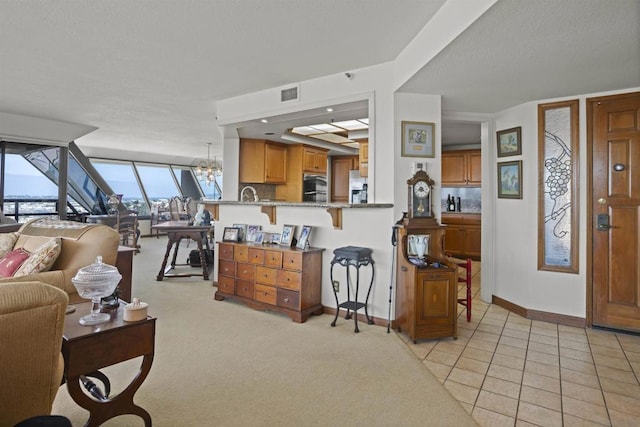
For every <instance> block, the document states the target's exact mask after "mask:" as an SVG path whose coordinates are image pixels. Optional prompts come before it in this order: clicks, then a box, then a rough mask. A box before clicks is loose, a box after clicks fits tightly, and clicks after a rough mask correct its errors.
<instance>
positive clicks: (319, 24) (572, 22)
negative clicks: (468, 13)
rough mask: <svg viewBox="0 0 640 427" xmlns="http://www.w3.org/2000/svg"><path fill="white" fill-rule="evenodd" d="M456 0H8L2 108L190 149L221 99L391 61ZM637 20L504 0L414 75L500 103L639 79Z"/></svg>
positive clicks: (601, 5) (581, 6)
mask: <svg viewBox="0 0 640 427" xmlns="http://www.w3.org/2000/svg"><path fill="white" fill-rule="evenodd" d="M469 1H471V0H469ZM443 3H444V0H394V1H387V0H243V1H238V0H207V1H204V0H153V1H151V0H137V1H133V0H110V1H102V2H100V1H77V0H58V1H55V2H53V1H49V2H47V1H41V0H3V1H2V3H1V5H0V111H2V112H7V113H15V114H25V115H32V116H37V117H42V118H47V119H53V120H60V121H66V122H72V123H79V124H83V125H87V126H94V127H97V128H98V130H97V131H95V132H92V133H90V134H88V135H87V136H85V137H82V138H80V140H79V141H78V143H79V145H80V146H81V147H82V148H83V150H86V151H88V152H89V153H91V151H92V150H94V151H95V150H96V147H101V149H100V152H101V153H102V155H104V156H113V157H116V158H117V157H120V158H134V157H136V156H139V157H140V158H144V159H147V160H155V156H153V154H149V153H155V152H157V153H159V154H166V153H170V154H172V156H174V157H173V158H174V160H175V159H180V156H184V158H189V157H191V158H193V157H194V156H201V155H202V154H204V153H206V144H207V143H208V142H211V141H212V140H213V141H216V138H218V137H217V135H218V131H217V129H216V125H215V116H216V111H215V103H216V101H217V100H219V99H224V98H227V97H232V96H238V95H242V94H246V93H251V92H254V91H258V90H263V89H268V88H273V87H279V86H282V85H285V84H289V83H292V82H299V81H304V80H307V79H311V78H316V77H321V76H325V75H330V74H334V73H342V72H345V71H349V70H352V69H356V68H360V67H366V66H369V65H374V64H379V63H383V62H387V61H391V60H393V59H394V58H395V57H396V56H397V55H398V54H399V53H400V52H401V51H402V49H403V48H404V47H405V46H406V45H407V44H408V43H409V41H410V40H411V39H412V38H413V37H414V36H415V35H416V34H417V33H418V32H419V31H420V30H421V29H422V28H423V27H424V25H425V24H426V23H427V22H428V21H429V19H431V17H432V16H433V15H434V14H435V12H437V10H438V9H439V7H440V6H441V5H442V4H443ZM639 22H640V0H615V1H612V0H609V1H605V0H562V1H559V0H558V1H548V0H527V1H525V0H499V1H498V2H497V3H496V4H495V5H494V6H493V7H491V8H490V9H489V10H488V11H487V12H486V13H485V15H484V16H482V17H481V18H480V19H479V20H477V21H476V22H475V23H474V24H473V25H471V26H470V27H469V28H468V29H467V30H466V31H465V32H463V33H462V34H461V35H460V36H459V37H458V38H457V39H455V40H454V41H453V42H452V43H451V44H450V45H449V46H448V47H447V48H445V49H444V50H443V51H442V52H440V53H439V54H438V55H437V56H436V57H435V58H434V59H433V60H432V61H430V62H429V63H428V64H426V66H425V67H424V68H423V69H422V70H420V71H419V72H418V73H417V74H416V75H415V76H413V78H411V79H410V80H409V81H408V82H406V84H405V85H404V86H403V87H402V88H401V91H406V92H415V93H429V94H432V93H435V94H442V95H443V108H444V109H445V110H446V111H448V112H477V113H482V112H486V113H493V112H496V111H500V110H503V109H505V108H509V107H511V106H513V105H517V104H520V103H522V102H526V101H531V100H537V99H545V98H550V97H557V96H564V95H566V96H574V95H577V94H583V93H592V92H599V91H606V90H611V89H622V88H627V87H637V86H640V45H639V40H640V30H639ZM281 123H282V126H286V121H285V120H284V118H283V120H282V121H281ZM445 125H447V124H446V123H445ZM446 129H447V128H446V126H445V128H444V129H443V134H444V135H445V138H446V137H447V135H448V134H452V133H451V132H448V131H446ZM453 134H455V132H454V133H453ZM460 138H461V137H460ZM127 151H139V152H142V153H144V154H139V155H137V154H135V153H130V152H129V153H127ZM213 155H217V156H220V155H221V147H220V145H219V144H216V143H215V142H214V146H213V147H212V156H213Z"/></svg>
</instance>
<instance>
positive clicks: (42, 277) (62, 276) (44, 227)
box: [0, 219, 120, 303]
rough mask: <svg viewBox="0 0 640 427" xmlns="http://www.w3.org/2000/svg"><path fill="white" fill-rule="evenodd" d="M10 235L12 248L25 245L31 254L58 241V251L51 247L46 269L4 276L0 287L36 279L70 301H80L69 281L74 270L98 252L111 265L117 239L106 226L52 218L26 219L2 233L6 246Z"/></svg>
mask: <svg viewBox="0 0 640 427" xmlns="http://www.w3.org/2000/svg"><path fill="white" fill-rule="evenodd" d="M7 234H10V236H8V235H7ZM11 236H13V237H15V242H14V244H13V248H12V249H13V250H16V249H19V248H24V250H25V252H28V253H34V252H37V251H38V249H41V248H42V247H44V245H50V246H55V242H52V240H53V241H57V242H59V249H58V250H59V253H58V254H57V255H56V254H55V251H56V249H55V248H53V251H52V256H56V258H55V261H54V262H53V264H52V265H51V266H48V267H46V268H45V270H46V271H41V272H36V273H32V274H28V275H21V276H18V277H3V278H0V286H2V285H3V284H4V283H14V282H26V281H39V282H43V283H47V284H49V285H53V286H55V287H57V288H60V289H62V290H63V291H65V292H66V293H67V294H68V295H69V302H70V303H77V302H80V301H83V299H82V298H80V296H79V295H78V293H77V291H76V288H75V287H74V286H73V283H72V282H71V279H72V278H73V277H74V276H75V274H76V273H77V271H78V270H79V269H80V268H82V267H85V266H87V265H89V264H92V263H94V262H95V260H96V257H97V256H98V255H100V256H102V261H103V262H104V263H105V264H110V265H114V264H115V262H116V257H117V253H118V243H119V241H120V235H119V234H118V232H117V231H115V230H114V229H112V228H111V227H108V226H106V225H102V224H85V223H80V222H73V221H61V220H52V219H35V220H32V221H29V222H27V223H26V224H24V225H23V226H22V227H20V229H19V230H18V231H17V232H14V233H4V234H3V235H2V236H0V238H1V239H2V240H3V241H4V243H5V245H6V244H10V241H11V239H12V237H11ZM6 249H7V248H5V251H6ZM27 262H30V260H29V259H28V260H27V261H25V262H24V264H23V265H22V266H23V267H24V266H26V263H27ZM18 271H19V270H18ZM18 271H16V273H17V272H18Z"/></svg>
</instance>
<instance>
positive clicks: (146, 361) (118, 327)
mask: <svg viewBox="0 0 640 427" xmlns="http://www.w3.org/2000/svg"><path fill="white" fill-rule="evenodd" d="M123 304H124V303H123V302H121V303H120V305H119V306H118V307H114V308H112V309H106V310H105V311H106V312H107V313H110V314H111V320H110V321H109V322H106V323H101V324H98V325H93V326H83V325H81V324H80V323H78V321H79V320H80V318H81V317H82V316H84V315H86V314H87V313H89V312H90V311H91V302H86V303H80V304H76V311H75V312H73V313H70V314H68V315H67V317H66V318H65V324H64V333H63V340H62V355H63V356H64V379H65V381H66V383H67V389H68V391H69V395H70V396H71V398H72V399H73V400H74V401H75V402H76V403H77V404H78V405H80V406H81V407H83V408H84V409H86V410H88V411H89V419H88V420H87V422H86V424H85V427H91V426H98V425H100V424H102V423H104V422H105V421H107V420H109V419H111V418H114V417H116V416H118V415H125V414H133V415H137V416H139V417H141V418H142V419H143V420H144V424H145V426H146V427H150V426H151V415H149V413H148V412H147V411H146V410H144V409H143V408H141V407H140V406H137V405H136V404H135V403H133V396H134V394H135V393H136V391H137V390H138V389H139V388H140V386H141V385H142V383H143V382H144V380H145V379H146V377H147V375H148V374H149V371H150V370H151V364H152V363H153V355H154V351H155V329H156V319H155V318H154V317H150V316H147V318H146V319H144V320H140V321H138V322H125V321H124V320H123V319H122V316H123V312H124V307H123ZM139 356H143V359H142V364H141V366H140V369H139V371H138V373H137V374H136V375H135V377H134V379H133V381H132V382H131V383H130V384H129V385H128V386H127V387H126V388H125V389H124V390H122V392H121V393H119V394H117V395H115V396H108V397H106V398H105V399H104V400H99V399H94V398H91V397H89V396H88V395H87V394H86V393H85V392H83V390H82V388H81V384H80V381H81V380H80V376H85V375H87V374H91V373H94V372H96V371H98V370H99V369H102V368H104V367H107V366H111V365H115V364H117V363H120V362H124V361H126V360H130V359H133V358H136V357H139Z"/></svg>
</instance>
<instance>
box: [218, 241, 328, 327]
mask: <svg viewBox="0 0 640 427" xmlns="http://www.w3.org/2000/svg"><path fill="white" fill-rule="evenodd" d="M323 250H324V249H321V248H310V249H307V250H301V249H297V248H289V247H285V246H278V245H253V244H246V243H230V242H225V243H219V244H218V250H217V251H216V252H217V256H218V290H217V291H216V293H215V299H216V300H218V301H222V300H224V299H230V300H234V301H239V302H242V303H244V304H246V305H247V306H248V307H251V308H254V309H256V310H271V311H277V312H279V313H283V314H286V315H288V316H289V317H290V318H291V319H292V320H293V321H295V322H298V323H302V322H305V321H306V320H307V319H308V318H309V316H310V315H311V314H321V313H322V312H323V307H322V303H321V296H322V292H321V285H322V251H323Z"/></svg>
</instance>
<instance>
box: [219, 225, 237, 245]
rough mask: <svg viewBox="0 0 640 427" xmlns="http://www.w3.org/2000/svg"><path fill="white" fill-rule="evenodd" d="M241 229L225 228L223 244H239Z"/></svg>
mask: <svg viewBox="0 0 640 427" xmlns="http://www.w3.org/2000/svg"><path fill="white" fill-rule="evenodd" d="M239 232H240V229H238V228H235V227H225V228H224V233H223V234H222V241H223V242H238V241H239V240H238V239H239Z"/></svg>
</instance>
